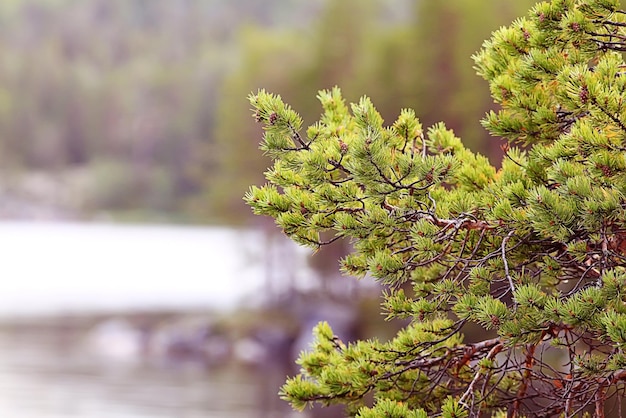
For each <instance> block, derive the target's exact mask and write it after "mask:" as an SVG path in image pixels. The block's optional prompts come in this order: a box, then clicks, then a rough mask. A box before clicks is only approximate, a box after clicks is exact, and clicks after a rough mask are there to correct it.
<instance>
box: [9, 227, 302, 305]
mask: <svg viewBox="0 0 626 418" xmlns="http://www.w3.org/2000/svg"><path fill="white" fill-rule="evenodd" d="M283 244H284V245H287V246H289V251H290V253H291V254H292V255H291V257H290V258H291V263H292V264H293V263H296V264H297V265H296V266H295V268H293V269H292V273H293V274H296V275H299V276H301V277H300V280H301V281H303V282H306V277H305V276H306V275H307V274H308V273H307V271H308V269H307V268H306V266H305V264H306V260H305V258H306V256H305V254H306V252H307V250H306V249H302V248H296V246H295V245H289V243H284V242H283ZM266 250H267V237H266V236H265V235H264V234H262V233H260V232H258V231H243V230H233V229H227V228H211V227H169V226H118V225H107V224H79V223H27V222H24V223H21V222H9V223H7V222H4V223H0V260H1V262H0V275H1V277H2V280H0V315H2V316H7V315H9V316H11V315H16V314H17V315H28V314H41V313H44V314H45V313H74V312H90V311H102V310H104V311H107V310H120V309H123V310H127V309H189V308H191V309H193V308H205V309H225V308H230V307H234V306H235V305H236V304H237V303H239V302H242V301H244V300H246V301H248V302H252V303H254V302H255V299H258V297H259V296H258V295H262V290H263V286H264V284H265V282H264V274H265V273H264V271H263V269H264V264H263V263H264V261H263V255H262V254H264V251H266ZM292 267H293V266H292ZM296 279H297V278H296ZM246 297H247V299H246Z"/></svg>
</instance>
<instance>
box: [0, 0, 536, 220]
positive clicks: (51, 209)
mask: <svg viewBox="0 0 626 418" xmlns="http://www.w3.org/2000/svg"><path fill="white" fill-rule="evenodd" d="M532 3H534V1H530V0H520V1H518V2H510V1H505V0H439V1H427V0H421V1H420V0H368V1H362V0H342V1H330V0H328V1H325V0H308V1H303V0H290V1H285V0H264V1H255V0H231V1H218V0H81V1H78V0H3V2H2V3H0V174H1V175H0V216H2V217H3V218H79V219H103V218H104V219H115V220H133V221H168V222H172V221H173V222H194V223H207V222H211V223H215V222H224V221H225V222H229V223H241V222H245V221H246V220H247V219H248V215H249V211H248V209H246V208H245V207H244V205H243V203H242V201H241V196H242V195H243V193H244V192H245V191H246V189H247V187H248V185H250V184H252V183H260V182H262V176H261V173H262V172H263V171H264V170H265V168H266V167H267V165H268V160H267V159H265V158H264V157H263V156H262V155H260V152H259V151H258V149H257V148H258V142H259V139H260V131H259V129H258V127H257V126H255V123H254V121H253V120H252V118H251V117H250V111H249V105H248V103H247V101H246V96H247V95H248V94H249V93H250V92H252V91H256V90H257V89H259V88H265V89H267V90H270V91H273V92H276V93H279V94H281V95H282V96H283V97H284V98H285V99H286V100H287V101H288V102H290V103H291V104H292V105H293V107H294V108H295V109H296V110H298V111H300V112H301V113H302V115H303V116H304V118H305V121H306V122H307V123H311V122H313V121H314V120H315V119H316V118H317V115H318V114H319V112H320V109H319V107H318V104H317V102H316V100H315V95H316V92H317V91H318V90H319V89H322V88H329V87H332V86H334V85H338V86H340V87H341V88H342V89H343V91H344V94H345V96H346V98H347V99H348V100H351V101H353V100H357V99H358V97H359V96H361V95H362V94H367V95H369V96H371V97H372V99H373V100H374V103H375V104H376V105H377V106H378V108H379V110H380V112H381V113H382V114H383V116H384V117H385V118H386V120H387V121H388V122H391V121H392V120H393V119H394V118H395V117H396V116H397V114H398V113H399V110H400V108H402V107H412V108H415V109H416V111H417V113H418V115H419V116H420V117H421V119H422V121H423V122H424V124H425V125H430V124H432V123H434V122H436V121H439V120H445V121H446V122H447V124H448V125H449V126H450V127H452V128H453V129H455V131H456V132H457V134H458V135H459V136H461V138H463V139H464V140H465V141H466V143H468V144H469V145H470V147H472V148H473V149H476V150H479V151H481V152H483V153H487V154H489V155H492V156H494V155H495V154H494V153H493V150H494V149H497V148H498V144H497V142H496V141H493V140H492V141H489V138H488V137H487V135H486V133H485V132H484V130H483V129H482V127H480V124H479V119H480V118H481V117H482V115H484V113H485V111H486V110H487V109H489V107H490V106H491V100H490V98H489V94H488V91H487V86H486V84H485V83H483V82H482V81H481V80H480V79H478V77H476V76H475V75H474V71H473V69H472V62H471V59H470V56H471V54H472V53H474V52H475V51H476V50H477V49H478V48H479V47H480V45H481V42H482V40H483V39H485V38H486V37H487V35H488V34H489V33H490V32H491V31H492V30H493V29H495V28H496V27H498V26H500V25H502V24H506V23H508V22H510V21H511V20H512V19H513V17H514V16H516V15H519V14H521V13H524V12H525V10H527V9H528V7H529V6H530V5H531V4H532ZM494 160H495V161H497V160H496V159H494Z"/></svg>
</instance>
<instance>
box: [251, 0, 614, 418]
mask: <svg viewBox="0 0 626 418" xmlns="http://www.w3.org/2000/svg"><path fill="white" fill-rule="evenodd" d="M619 7H620V5H619V1H617V0H553V1H551V2H543V3H540V4H538V5H537V6H535V7H534V8H533V9H532V10H531V11H530V12H529V14H528V15H527V16H526V17H525V18H521V19H519V20H516V21H515V22H514V23H513V24H511V25H510V26H509V27H505V28H501V29H500V30H498V31H496V32H495V33H494V34H493V36H492V38H491V39H490V40H488V41H486V42H485V43H484V45H483V48H482V50H481V51H480V52H478V53H477V54H476V55H475V56H474V60H475V65H476V69H477V72H478V74H479V75H480V76H482V77H483V78H484V79H486V80H487V82H488V83H489V86H490V90H491V94H492V96H493V98H494V100H495V101H496V102H497V103H498V104H499V105H500V107H501V109H500V110H499V111H498V112H491V113H489V114H488V115H487V116H486V118H485V119H484V120H483V125H484V126H485V127H486V128H487V130H488V131H489V132H490V133H491V134H492V135H494V136H496V137H499V138H504V139H505V140H506V141H507V142H505V145H504V146H503V148H504V150H505V157H504V159H503V161H502V164H501V168H500V169H496V168H495V167H494V166H492V165H491V164H490V162H489V161H488V160H487V159H486V158H485V157H483V156H481V155H479V154H476V153H473V152H471V151H469V150H468V149H467V148H465V147H464V146H463V144H462V142H461V141H460V139H458V138H457V137H455V135H454V133H453V132H452V131H450V130H449V129H447V128H446V127H445V125H444V124H443V123H439V124H435V125H434V126H432V127H430V128H427V129H424V128H423V127H422V125H421V124H420V122H419V121H418V119H417V117H416V115H415V113H414V112H413V111H412V110H409V109H405V110H402V112H401V113H400V116H399V117H398V119H397V120H396V121H395V122H393V123H392V124H391V125H385V124H384V122H383V120H382V118H381V116H380V115H379V114H378V112H377V111H376V109H375V108H374V106H373V105H372V103H371V101H370V100H369V99H368V98H367V97H363V98H362V99H361V100H360V101H359V102H358V103H355V104H352V105H350V106H348V105H347V104H346V103H345V101H344V100H343V98H342V96H341V92H340V90H339V89H338V88H334V89H332V90H327V91H321V92H320V93H319V95H318V99H319V100H320V102H321V105H322V109H323V113H322V115H321V117H320V120H319V121H318V122H316V123H315V124H313V125H312V126H310V127H308V128H307V129H306V130H303V129H302V124H303V122H302V120H301V118H300V117H299V115H298V114H297V113H296V112H295V111H293V110H292V109H291V108H290V107H289V106H288V105H286V104H285V103H284V102H283V101H282V100H281V98H280V97H279V96H277V95H273V94H270V93H267V92H265V91H259V92H258V93H257V94H254V95H252V96H250V102H251V104H252V107H253V108H254V117H255V118H256V119H257V121H259V122H261V123H262V124H263V126H264V130H265V133H264V138H263V142H262V150H263V151H264V152H265V153H266V154H267V155H269V156H270V157H271V158H272V159H273V160H274V165H273V167H272V168H271V169H270V170H269V171H268V172H267V173H266V177H267V179H268V182H269V183H268V184H267V185H265V186H263V187H252V188H251V189H250V191H249V192H248V194H247V195H246V197H245V200H246V201H247V203H248V204H249V205H251V206H252V208H253V210H254V212H255V213H257V214H262V215H269V216H271V217H273V218H275V219H276V223H277V224H278V226H279V227H280V228H282V230H283V231H284V233H285V234H287V235H288V236H290V237H291V238H292V239H293V240H294V241H296V242H298V243H300V244H303V245H307V246H310V247H313V248H317V247H319V246H322V245H325V244H327V243H329V242H332V241H334V240H337V239H346V240H349V241H350V242H351V243H352V248H353V251H352V253H351V254H349V255H348V256H347V257H345V258H344V259H343V260H342V261H341V264H342V269H343V271H344V272H345V273H347V274H349V275H354V276H357V277H362V276H364V275H366V274H369V275H372V276H373V277H375V278H376V279H377V280H379V281H380V283H382V284H384V285H385V286H386V289H387V290H386V291H385V293H384V295H383V303H382V308H383V310H384V313H385V314H386V315H387V317H388V318H389V319H392V318H405V319H408V320H409V325H407V326H406V327H405V328H403V329H402V330H401V331H400V332H399V333H398V334H397V335H396V336H395V338H393V339H391V340H390V341H379V340H376V339H372V340H363V341H356V342H352V343H348V344H345V343H343V342H342V341H340V340H339V339H338V338H337V337H336V336H335V335H334V334H333V331H332V329H331V327H330V326H329V324H327V323H320V324H319V325H318V326H317V327H316V328H315V330H314V335H315V343H314V344H313V345H312V347H311V349H310V350H309V351H306V352H303V353H302V354H301V356H300V358H299V360H298V364H299V365H300V367H301V372H300V374H299V375H297V376H295V377H293V378H289V379H288V380H287V382H286V383H285V385H284V386H283V388H282V390H281V395H282V397H283V398H284V399H286V400H288V401H289V402H290V403H291V404H292V405H293V407H295V408H296V409H303V408H305V407H306V406H307V405H311V404H314V403H321V404H324V405H329V404H343V405H345V406H346V414H347V415H349V416H356V417H361V418H373V417H397V418H399V417H403V418H405V417H406V418H408V417H412V418H413V417H426V416H429V415H433V416H443V417H446V418H452V417H478V416H510V417H520V416H566V417H570V416H577V415H583V414H584V413H588V414H592V415H593V416H597V417H603V416H605V413H608V411H609V410H610V409H611V408H612V407H614V406H615V407H619V405H620V401H621V399H622V397H623V395H624V391H625V382H626V353H625V352H624V348H625V347H626V106H625V104H624V103H623V102H624V100H623V99H624V92H625V90H626V63H624V60H623V58H622V55H621V52H622V51H625V50H626V11H623V10H620V8H619ZM424 100H428V99H427V98H425V99H424ZM470 326H474V327H475V326H480V327H482V328H483V329H484V332H483V333H482V335H483V336H484V337H485V338H484V339H482V340H479V341H465V340H464V337H463V332H464V331H466V330H467V329H468V327H470ZM616 405H617V406H616ZM605 411H606V412H605Z"/></svg>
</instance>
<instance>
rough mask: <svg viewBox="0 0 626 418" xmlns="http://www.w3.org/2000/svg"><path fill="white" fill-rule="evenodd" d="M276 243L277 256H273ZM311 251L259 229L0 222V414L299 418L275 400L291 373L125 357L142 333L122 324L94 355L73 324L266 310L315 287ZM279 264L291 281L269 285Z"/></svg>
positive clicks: (36, 417)
mask: <svg viewBox="0 0 626 418" xmlns="http://www.w3.org/2000/svg"><path fill="white" fill-rule="evenodd" d="M277 240H278V241H277ZM278 247H279V248H280V251H278V253H277V255H276V254H274V253H272V252H269V250H270V249H271V248H278ZM271 254H274V255H271ZM306 254H307V251H306V250H303V249H301V248H297V247H295V246H294V245H289V244H286V243H285V241H284V238H282V237H280V238H276V237H268V236H266V234H263V233H260V232H259V231H241V230H229V229H224V228H195V227H162V226H154V227H152V226H150V227H148V226H113V225H99V224H95V225H94V224H70V223H68V224H55V223H20V222H15V223H14V222H11V223H0V255H1V259H2V262H1V263H0V271H1V273H2V277H3V278H2V280H1V281H0V416H2V417H19V418H61V417H63V418H78V417H81V418H83V417H90V418H91V417H96V418H97V417H103V418H104V417H107V418H149V417H150V418H160V417H163V418H165V417H172V418H196V417H197V418H201V417H202V418H213V417H215V418H217V417H233V418H239V417H241V418H243V417H251V418H255V417H259V418H262V417H270V416H281V417H288V416H291V412H290V408H289V407H288V406H287V405H286V404H285V403H284V402H282V401H280V400H279V399H278V397H277V390H278V387H279V386H280V384H281V383H282V382H284V377H285V375H286V374H287V373H288V371H287V370H284V369H280V368H275V367H274V368H270V367H265V368H264V367H263V365H259V364H255V365H254V366H250V367H248V366H245V365H244V366H242V365H232V366H228V367H220V368H215V367H208V366H206V365H201V364H200V365H199V364H197V363H194V362H180V363H172V362H167V361H160V360H158V361H155V360H154V359H152V360H150V359H144V358H142V357H141V356H138V355H128V353H132V349H133V347H132V346H131V347H130V349H125V348H124V347H125V346H124V344H123V341H124V338H127V337H125V336H128V335H131V336H132V335H134V334H129V333H128V330H127V329H126V328H124V325H123V324H122V325H119V324H117V325H116V324H115V323H113V324H112V325H111V326H109V327H108V328H106V327H105V330H106V333H105V334H104V336H105V337H104V339H102V338H101V339H100V340H99V341H100V346H99V347H100V349H99V350H91V349H86V348H85V347H86V345H85V338H86V337H85V335H83V334H82V331H81V330H82V328H85V329H87V327H85V326H83V325H81V326H75V325H76V323H77V322H76V321H77V320H76V318H84V317H86V316H89V315H92V316H93V315H113V314H114V313H115V312H120V311H123V312H143V311H158V310H181V311H183V310H199V309H204V310H209V311H221V312H229V311H235V310H236V309H237V308H238V307H241V306H248V305H255V304H260V303H261V302H263V301H264V300H265V299H266V298H267V297H270V296H271V295H268V292H270V293H271V292H275V293H276V292H281V288H282V287H283V285H286V284H287V282H289V285H290V286H305V287H306V286H308V285H310V283H309V280H310V272H309V269H308V267H307V266H306ZM272 257H280V259H281V266H282V267H285V266H287V267H289V268H288V269H287V272H288V277H287V276H285V277H282V278H281V276H280V274H278V276H276V277H273V278H271V280H270V277H269V276H268V268H269V267H268V263H269V264H271V262H272ZM282 270H285V269H282ZM48 322H49V324H52V325H47V323H48ZM105 325H107V324H105ZM81 327H82V328H81ZM76 330H79V331H76ZM111 330H112V331H111ZM89 331H90V332H91V333H92V334H93V330H89ZM99 332H100V331H99ZM102 332H104V331H102ZM102 332H101V333H102ZM120 338H121V339H122V343H121V345H120V343H119V341H117V340H116V339H120ZM127 339H128V338H127ZM114 342H115V344H114ZM120 347H121V349H120ZM113 348H115V350H116V351H111V349H113ZM107 350H108V351H107ZM120 350H121V351H120ZM124 350H126V351H124ZM129 350H130V351H129ZM109 351H110V352H109ZM297 416H299V417H305V416H306V415H303V414H298V415H297Z"/></svg>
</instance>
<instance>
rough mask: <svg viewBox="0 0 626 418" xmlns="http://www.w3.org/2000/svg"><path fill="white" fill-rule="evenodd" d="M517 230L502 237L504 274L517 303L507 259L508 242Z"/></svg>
mask: <svg viewBox="0 0 626 418" xmlns="http://www.w3.org/2000/svg"><path fill="white" fill-rule="evenodd" d="M514 233H515V231H511V232H509V233H508V235H507V236H506V237H504V238H503V239H502V246H501V249H502V261H503V262H504V275H505V276H506V278H507V280H508V281H509V286H511V297H512V298H513V302H514V303H515V304H516V305H517V301H516V300H515V285H514V284H513V278H512V277H511V275H510V274H509V262H508V261H507V259H506V244H507V242H509V239H511V237H512V236H513V234H514Z"/></svg>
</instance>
